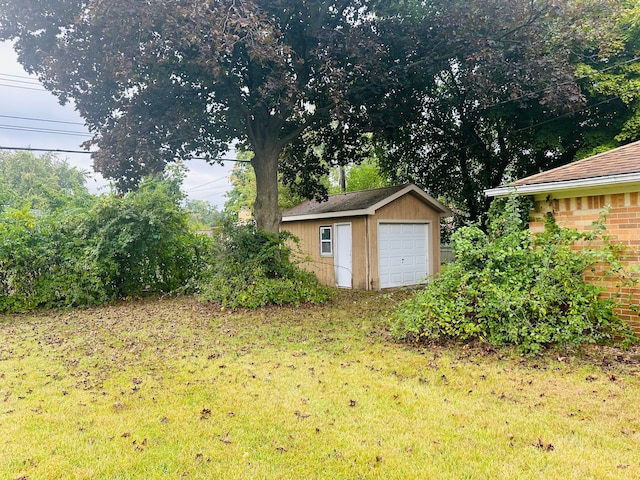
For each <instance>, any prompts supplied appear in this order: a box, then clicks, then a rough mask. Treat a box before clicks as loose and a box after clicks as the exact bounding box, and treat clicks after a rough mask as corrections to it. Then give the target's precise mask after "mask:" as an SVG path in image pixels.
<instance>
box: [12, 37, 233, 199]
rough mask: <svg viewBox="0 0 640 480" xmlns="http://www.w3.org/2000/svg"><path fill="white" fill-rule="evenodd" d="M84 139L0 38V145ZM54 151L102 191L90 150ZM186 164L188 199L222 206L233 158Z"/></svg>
mask: <svg viewBox="0 0 640 480" xmlns="http://www.w3.org/2000/svg"><path fill="white" fill-rule="evenodd" d="M89 138H90V135H89V134H88V132H87V129H86V128H85V127H84V122H83V121H82V119H81V118H80V116H79V115H78V113H77V112H76V111H75V109H74V108H73V105H65V106H64V107H63V106H61V105H60V104H59V103H58V100H57V99H56V97H54V96H53V95H52V94H51V93H49V92H47V91H46V90H45V89H44V88H43V87H42V85H41V84H40V82H39V81H38V80H37V78H35V77H30V76H29V75H28V74H27V73H26V72H25V71H24V69H23V68H22V67H21V66H20V64H19V63H18V60H17V55H16V54H15V52H14V51H13V49H12V47H11V44H10V43H8V42H0V147H11V148H15V149H20V148H26V147H30V148H42V149H46V150H82V148H81V147H80V144H81V143H82V142H84V141H85V140H87V139H89ZM36 154H39V152H36ZM58 156H59V157H60V158H66V159H67V160H68V161H69V163H70V164H71V165H74V166H76V167H78V168H80V169H82V170H86V171H89V172H90V173H91V179H90V180H89V183H88V185H89V188H90V189H91V190H92V191H94V192H100V191H105V190H104V187H105V185H106V184H107V182H105V180H104V179H103V178H102V177H101V176H100V175H99V174H96V173H95V172H94V170H93V166H92V162H91V157H90V155H88V154H78V153H59V154H58ZM229 156H230V157H231V155H229ZM187 166H188V167H189V175H188V176H187V179H186V180H185V182H184V185H183V190H184V191H185V192H186V193H187V194H188V195H189V198H193V199H201V200H207V201H209V202H211V203H212V204H213V205H217V206H218V207H220V208H222V206H223V205H224V202H225V200H226V199H225V197H224V193H225V192H227V191H228V190H229V189H230V188H231V187H230V184H229V178H228V176H229V172H230V170H231V168H232V167H233V163H232V162H227V163H225V165H224V166H220V165H213V166H212V165H208V164H207V163H205V162H204V161H202V160H192V161H190V162H189V163H188V164H187Z"/></svg>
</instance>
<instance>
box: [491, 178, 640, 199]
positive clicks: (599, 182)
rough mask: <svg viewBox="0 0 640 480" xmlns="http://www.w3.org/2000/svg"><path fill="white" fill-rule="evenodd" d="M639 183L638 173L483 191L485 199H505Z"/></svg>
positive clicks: (510, 186) (509, 186) (511, 186)
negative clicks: (517, 195) (512, 195)
mask: <svg viewBox="0 0 640 480" xmlns="http://www.w3.org/2000/svg"><path fill="white" fill-rule="evenodd" d="M637 182H640V173H631V174H624V175H608V176H605V177H596V178H582V179H579V180H568V181H562V182H545V183H535V184H531V185H526V184H525V185H508V186H506V187H497V188H490V189H487V190H485V191H484V194H485V195H486V196H487V197H506V196H508V195H510V194H512V193H517V194H520V195H535V194H537V193H547V192H556V191H560V190H574V189H584V188H592V187H602V186H615V185H624V184H627V183H637Z"/></svg>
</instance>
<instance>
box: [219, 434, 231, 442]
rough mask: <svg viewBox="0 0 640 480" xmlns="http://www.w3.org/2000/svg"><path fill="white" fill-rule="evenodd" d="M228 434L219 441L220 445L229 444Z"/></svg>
mask: <svg viewBox="0 0 640 480" xmlns="http://www.w3.org/2000/svg"><path fill="white" fill-rule="evenodd" d="M229 433H231V432H227V433H226V435H225V436H224V437H222V438H221V439H220V441H221V442H222V443H231V438H229Z"/></svg>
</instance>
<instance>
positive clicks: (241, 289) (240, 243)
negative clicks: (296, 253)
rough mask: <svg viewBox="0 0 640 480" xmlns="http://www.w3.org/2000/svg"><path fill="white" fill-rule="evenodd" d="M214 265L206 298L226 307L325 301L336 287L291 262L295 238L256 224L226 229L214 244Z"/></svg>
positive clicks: (203, 292)
mask: <svg viewBox="0 0 640 480" xmlns="http://www.w3.org/2000/svg"><path fill="white" fill-rule="evenodd" d="M214 244H215V245H216V247H215V253H214V254H213V258H214V261H213V263H212V265H211V267H210V274H209V277H208V279H207V280H206V281H205V282H204V283H203V284H202V286H201V291H200V298H201V299H202V300H203V301H210V302H214V303H219V304H220V305H221V306H223V307H229V308H232V309H236V308H239V307H245V308H256V307H262V306H265V305H271V304H275V305H283V304H293V305H299V304H301V303H321V302H325V301H327V300H328V299H329V298H331V296H332V293H333V289H331V288H329V287H326V286H324V285H321V284H320V283H319V282H318V280H317V279H316V277H315V275H314V274H313V273H311V272H307V271H304V270H303V269H301V268H300V266H299V265H298V264H297V263H295V262H293V261H292V260H291V253H292V252H291V246H292V245H296V240H295V238H294V237H293V236H292V235H291V234H290V233H288V232H282V233H281V234H280V235H272V234H269V233H267V232H265V231H263V230H260V229H258V228H256V227H255V226H253V225H247V226H233V225H231V224H227V225H225V227H224V228H223V229H221V230H220V231H219V232H218V234H217V236H216V238H215V241H214Z"/></svg>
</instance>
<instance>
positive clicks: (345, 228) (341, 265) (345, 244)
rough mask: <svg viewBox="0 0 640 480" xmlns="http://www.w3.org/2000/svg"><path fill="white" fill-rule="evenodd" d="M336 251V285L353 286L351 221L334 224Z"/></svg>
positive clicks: (334, 260) (334, 261) (334, 258)
mask: <svg viewBox="0 0 640 480" xmlns="http://www.w3.org/2000/svg"><path fill="white" fill-rule="evenodd" d="M333 227H334V228H333V231H334V232H335V233H334V236H335V240H334V245H335V251H334V252H333V266H334V268H335V276H336V286H338V287H341V288H352V287H353V258H352V250H353V236H352V228H351V222H345V223H336V224H334V225H333Z"/></svg>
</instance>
